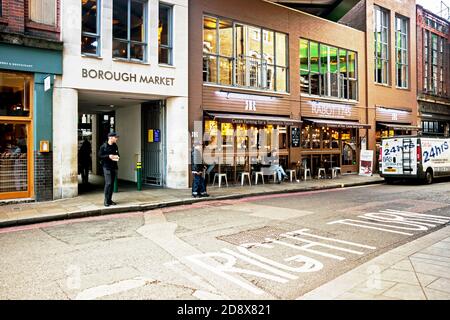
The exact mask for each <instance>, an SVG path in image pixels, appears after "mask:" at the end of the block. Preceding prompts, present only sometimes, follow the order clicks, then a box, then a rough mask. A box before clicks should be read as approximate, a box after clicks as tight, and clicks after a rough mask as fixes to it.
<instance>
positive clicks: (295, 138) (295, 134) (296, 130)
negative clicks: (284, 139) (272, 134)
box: [291, 127, 300, 148]
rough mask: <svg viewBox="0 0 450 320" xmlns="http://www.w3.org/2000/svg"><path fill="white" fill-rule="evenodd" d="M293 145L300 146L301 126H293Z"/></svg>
mask: <svg viewBox="0 0 450 320" xmlns="http://www.w3.org/2000/svg"><path fill="white" fill-rule="evenodd" d="M291 146H292V147H294V148H298V147H300V128H295V127H291Z"/></svg>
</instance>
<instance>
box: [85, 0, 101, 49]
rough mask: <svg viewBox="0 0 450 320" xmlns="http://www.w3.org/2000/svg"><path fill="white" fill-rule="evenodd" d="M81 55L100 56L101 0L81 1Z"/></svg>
mask: <svg viewBox="0 0 450 320" xmlns="http://www.w3.org/2000/svg"><path fill="white" fill-rule="evenodd" d="M81 21H82V22H81V53H84V54H93V55H100V0H82V1H81Z"/></svg>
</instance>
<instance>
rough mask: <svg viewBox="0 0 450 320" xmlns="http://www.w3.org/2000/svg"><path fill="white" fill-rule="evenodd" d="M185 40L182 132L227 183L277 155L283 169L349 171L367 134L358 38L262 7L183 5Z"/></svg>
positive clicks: (214, 3) (342, 29) (357, 33)
mask: <svg viewBox="0 0 450 320" xmlns="http://www.w3.org/2000/svg"><path fill="white" fill-rule="evenodd" d="M189 39H190V46H189V70H190V71H189V129H190V131H191V132H192V138H193V140H196V139H197V140H200V141H202V143H203V145H204V147H205V150H208V149H209V148H213V149H214V150H215V151H216V153H215V157H216V158H217V157H218V156H217V154H219V157H222V159H221V160H222V161H219V162H221V164H222V166H217V167H216V168H215V169H214V170H216V171H218V172H223V173H227V176H228V177H229V178H230V177H231V178H235V177H237V176H238V174H239V173H240V172H248V171H254V170H258V165H259V164H264V156H265V155H272V154H273V152H274V151H275V150H277V155H278V156H279V160H280V164H282V165H283V167H284V168H285V169H302V168H308V169H310V170H311V172H312V175H313V176H317V174H318V169H319V168H324V169H325V170H326V173H327V175H330V174H331V168H332V167H340V168H341V172H343V173H356V172H357V171H358V159H359V153H360V150H361V148H365V147H366V146H367V145H368V143H365V144H364V141H365V140H364V139H366V137H368V136H369V131H370V130H374V127H373V126H371V125H370V124H368V118H367V108H366V105H367V101H366V74H365V72H366V69H365V60H366V55H365V34H364V32H361V31H359V30H356V29H354V28H349V27H347V26H344V25H342V24H337V23H334V22H330V21H327V20H324V19H321V18H318V17H316V16H313V15H310V14H307V13H303V12H300V11H297V10H294V9H290V8H286V7H283V6H279V5H276V4H272V3H269V2H264V1H257V0H251V1H245V2H242V1H236V0H231V1H193V2H192V3H191V4H190V8H189ZM362 142H363V143H362ZM211 145H213V146H212V147H211ZM217 151H218V152H217ZM218 160H219V159H216V161H218ZM300 172H301V170H300Z"/></svg>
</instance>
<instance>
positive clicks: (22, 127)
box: [0, 122, 28, 194]
mask: <svg viewBox="0 0 450 320" xmlns="http://www.w3.org/2000/svg"><path fill="white" fill-rule="evenodd" d="M27 126H28V125H27V124H20V123H7V122H0V194H1V193H3V192H21V191H22V192H23V191H27V190H28V155H27V154H28V128H27Z"/></svg>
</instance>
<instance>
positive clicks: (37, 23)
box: [0, 0, 59, 28]
mask: <svg viewBox="0 0 450 320" xmlns="http://www.w3.org/2000/svg"><path fill="white" fill-rule="evenodd" d="M36 1H37V0H36ZM52 1H53V2H54V8H55V9H54V12H53V14H54V20H55V21H54V23H53V24H48V23H45V22H41V21H36V20H33V19H32V17H31V9H32V8H31V0H28V10H26V11H27V12H26V16H27V20H29V21H27V22H31V23H33V24H36V25H38V26H45V27H46V28H57V27H58V10H59V5H58V1H57V0H52ZM0 2H2V1H1V0H0ZM0 17H1V15H0Z"/></svg>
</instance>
